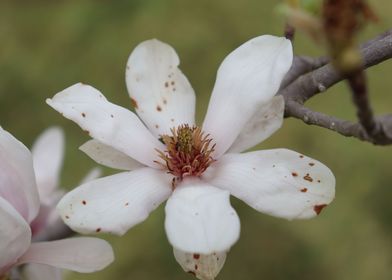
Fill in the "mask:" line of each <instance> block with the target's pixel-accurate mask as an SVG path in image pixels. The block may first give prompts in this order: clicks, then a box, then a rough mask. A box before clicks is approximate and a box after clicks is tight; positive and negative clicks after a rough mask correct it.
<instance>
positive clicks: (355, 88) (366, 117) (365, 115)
mask: <svg viewBox="0 0 392 280" xmlns="http://www.w3.org/2000/svg"><path fill="white" fill-rule="evenodd" d="M347 82H348V84H349V85H350V88H351V92H352V97H353V102H354V104H355V106H356V107H357V116H358V119H359V122H360V123H361V125H362V126H363V128H364V129H365V131H366V133H367V134H368V135H371V136H372V135H376V134H378V129H377V128H378V126H377V125H376V122H375V120H374V116H373V111H372V108H371V107H370V101H369V96H368V89H367V81H366V74H365V73H364V71H362V70H361V71H355V72H354V73H351V74H350V75H349V76H348V77H347Z"/></svg>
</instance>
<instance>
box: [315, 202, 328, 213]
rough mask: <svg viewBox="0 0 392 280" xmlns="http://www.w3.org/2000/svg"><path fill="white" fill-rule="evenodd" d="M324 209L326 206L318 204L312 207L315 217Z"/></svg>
mask: <svg viewBox="0 0 392 280" xmlns="http://www.w3.org/2000/svg"><path fill="white" fill-rule="evenodd" d="M325 207H327V204H319V205H315V206H314V207H313V210H314V212H316V214H317V215H320V213H321V210H323V209H324V208H325Z"/></svg>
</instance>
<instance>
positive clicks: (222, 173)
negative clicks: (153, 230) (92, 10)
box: [47, 35, 335, 279]
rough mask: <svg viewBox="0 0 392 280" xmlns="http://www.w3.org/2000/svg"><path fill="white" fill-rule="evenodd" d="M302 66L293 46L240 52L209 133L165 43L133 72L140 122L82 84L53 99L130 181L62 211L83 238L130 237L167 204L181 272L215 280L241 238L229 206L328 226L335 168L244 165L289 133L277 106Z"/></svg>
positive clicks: (259, 41)
mask: <svg viewBox="0 0 392 280" xmlns="http://www.w3.org/2000/svg"><path fill="white" fill-rule="evenodd" d="M291 63H292V47H291V43H290V41H288V40H286V39H284V38H278V37H274V36H269V35H266V36H261V37H257V38H254V39H252V40H250V41H248V42H246V43H245V44H243V45H242V46H240V47H239V48H237V49H236V50H234V51H233V52H232V53H231V54H229V56H228V57H226V59H225V60H224V61H223V63H222V65H221V66H220V68H219V70H218V74H217V80H216V83H215V87H214V89H213V92H212V96H211V100H210V104H209V107H208V111H207V115H206V117H205V119H204V122H203V125H202V127H201V128H199V127H197V126H196V125H195V120H194V117H195V94H194V91H193V89H192V87H191V85H190V83H189V82H188V80H187V79H186V77H185V76H184V75H183V74H182V72H181V71H180V70H179V68H178V65H179V58H178V56H177V54H176V52H175V51H174V49H173V48H172V47H170V46H169V45H167V44H165V43H162V42H160V41H157V40H150V41H146V42H143V43H141V44H140V45H138V46H137V47H136V48H135V50H134V51H133V52H132V54H131V55H130V57H129V60H128V63H127V67H126V68H127V70H126V82H127V87H128V91H129V95H130V97H131V101H132V103H133V105H134V107H135V109H136V112H137V114H138V116H139V117H140V119H141V120H140V119H139V118H138V117H137V116H136V115H135V114H134V113H132V112H131V111H129V110H127V109H124V108H122V107H120V106H117V105H115V104H112V103H110V102H108V101H107V99H106V98H105V97H104V96H103V95H102V93H100V92H99V91H98V90H96V89H95V88H93V87H91V86H88V85H84V84H81V83H79V84H76V85H73V86H71V87H69V88H67V89H65V90H64V91H62V92H60V93H58V94H56V95H55V96H54V97H53V98H52V99H48V100H47V103H48V104H49V105H50V106H51V107H53V108H54V109H55V110H57V111H58V112H60V113H61V114H62V115H63V116H65V117H66V118H69V119H71V120H73V121H75V122H76V123H77V124H78V125H79V126H80V127H81V128H82V129H84V130H85V131H87V132H88V133H89V135H90V136H91V137H92V138H93V139H92V140H90V141H88V142H87V143H85V144H84V145H83V146H81V148H80V149H81V150H82V151H84V152H85V153H86V154H87V155H89V156H90V157H91V158H92V159H94V160H95V161H97V162H99V163H101V164H103V165H106V166H109V167H113V168H117V169H122V170H126V171H125V172H121V173H119V174H116V175H112V176H109V177H105V178H101V179H98V180H95V181H92V182H89V183H86V184H83V185H82V186H80V187H78V188H76V189H74V190H73V191H71V192H70V193H68V194H66V195H65V196H64V198H62V200H61V201H60V203H59V205H58V209H59V211H60V213H61V216H62V218H63V219H64V221H65V223H67V224H68V225H69V226H70V227H71V228H73V229H74V230H76V231H79V232H81V233H92V232H109V233H114V234H119V235H122V234H124V233H125V232H126V231H127V230H128V229H129V228H131V227H132V226H134V225H135V224H138V223H140V222H142V221H143V220H145V219H146V218H147V216H148V215H149V213H150V212H151V211H153V210H154V209H155V208H157V207H158V205H159V204H161V203H162V202H163V201H165V200H168V201H167V203H166V207H165V212H166V220H165V229H166V233H167V237H168V239H169V242H170V243H171V245H172V246H173V248H174V255H175V258H176V260H177V261H178V262H179V264H180V265H181V266H182V267H183V268H184V270H185V271H188V272H190V273H192V274H195V275H196V276H197V277H198V278H200V279H214V277H215V276H216V275H217V274H218V272H219V270H220V269H221V268H222V266H223V264H224V261H225V257H226V253H227V252H228V251H229V249H230V247H231V246H232V245H233V244H234V243H235V242H236V241H237V239H238V238H239V234H240V222H239V218H238V215H237V214H236V212H235V210H234V209H233V208H232V207H231V205H230V198H229V197H230V194H231V195H234V196H236V197H237V198H239V199H241V200H243V201H244V202H245V203H247V204H249V205H250V206H251V207H253V208H254V209H256V210H257V211H260V212H263V213H267V214H270V215H273V216H276V217H281V218H286V219H305V218H311V217H314V216H316V215H317V214H319V213H320V211H321V209H322V208H323V207H325V206H326V205H328V204H329V203H330V202H331V201H332V200H333V198H334V188H335V179H334V176H333V174H332V173H331V171H330V170H329V169H328V168H327V167H326V166H325V165H323V164H322V163H320V162H318V161H316V160H313V159H311V158H308V157H305V156H303V155H301V154H299V153H296V152H293V151H290V150H286V149H276V150H264V151H256V152H248V153H242V154H241V153H240V152H242V151H244V150H246V149H248V148H251V147H252V146H254V145H256V144H257V143H259V142H261V141H262V140H264V139H265V138H267V137H269V136H270V135H271V134H272V133H273V132H275V131H276V130H277V129H278V128H279V127H280V126H281V124H282V121H283V109H284V102H283V99H282V98H281V97H280V96H277V97H274V96H275V94H276V92H277V90H278V88H279V85H280V83H281V81H282V79H283V77H284V75H285V74H286V72H287V71H288V69H289V68H290V66H291Z"/></svg>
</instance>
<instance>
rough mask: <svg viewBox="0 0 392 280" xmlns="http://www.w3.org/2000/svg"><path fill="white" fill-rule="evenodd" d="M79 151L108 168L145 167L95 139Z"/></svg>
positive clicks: (130, 168) (128, 168) (132, 168)
mask: <svg viewBox="0 0 392 280" xmlns="http://www.w3.org/2000/svg"><path fill="white" fill-rule="evenodd" d="M79 150H81V151H82V152H84V153H85V154H86V155H88V156H89V157H90V158H91V159H93V160H94V161H95V162H97V163H99V164H102V165H104V166H107V167H111V168H115V169H121V170H134V169H137V168H140V167H142V166H143V165H142V164H141V163H139V162H138V161H136V160H134V159H133V158H131V157H129V156H128V155H126V154H124V153H122V152H120V151H118V150H116V149H114V148H112V147H111V146H109V145H105V144H103V143H101V142H99V141H97V140H95V139H93V140H89V141H87V142H86V143H84V144H83V145H82V146H80V147H79Z"/></svg>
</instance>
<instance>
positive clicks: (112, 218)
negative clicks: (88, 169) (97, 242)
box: [57, 167, 171, 235]
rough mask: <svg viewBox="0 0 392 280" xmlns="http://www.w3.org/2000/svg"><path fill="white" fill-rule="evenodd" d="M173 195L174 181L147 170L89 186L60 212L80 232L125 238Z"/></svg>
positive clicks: (60, 206) (61, 206) (61, 204)
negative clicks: (127, 233) (101, 233)
mask: <svg viewBox="0 0 392 280" xmlns="http://www.w3.org/2000/svg"><path fill="white" fill-rule="evenodd" d="M170 193H171V177H170V176H169V175H167V174H166V173H164V172H163V171H160V170H156V169H152V168H148V167H145V168H141V169H137V170H134V171H131V172H123V173H119V174H116V175H112V176H108V177H104V178H100V179H98V180H95V181H91V182H88V183H86V184H84V185H82V186H80V187H78V188H76V189H74V190H73V191H71V192H69V193H67V194H66V195H65V196H64V197H63V198H62V199H61V201H60V202H59V204H58V206H57V208H58V210H59V212H60V215H61V217H62V219H63V220H64V222H65V223H66V224H67V225H68V226H70V227H71V228H72V229H73V230H75V231H77V232H80V233H97V232H109V233H114V234H118V235H122V234H124V233H125V232H126V231H127V230H128V229H129V228H131V227H132V226H134V225H136V224H138V223H140V222H142V221H144V220H145V219H146V218H147V217H148V215H149V214H150V212H151V211H153V210H154V209H155V208H157V207H158V206H159V204H161V203H162V202H163V201H165V200H166V199H167V198H168V197H169V195H170Z"/></svg>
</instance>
